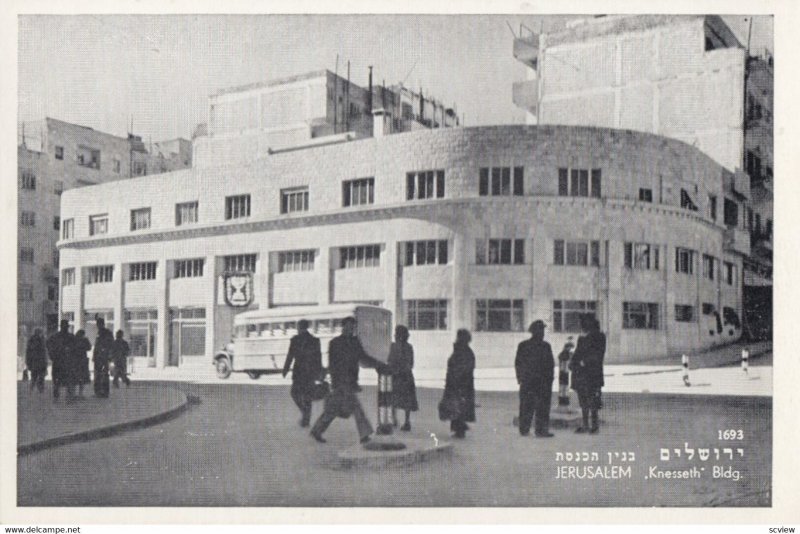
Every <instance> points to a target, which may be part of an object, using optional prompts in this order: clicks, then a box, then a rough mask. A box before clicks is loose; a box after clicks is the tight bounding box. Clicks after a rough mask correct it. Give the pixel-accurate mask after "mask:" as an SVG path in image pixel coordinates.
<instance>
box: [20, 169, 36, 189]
mask: <svg viewBox="0 0 800 534" xmlns="http://www.w3.org/2000/svg"><path fill="white" fill-rule="evenodd" d="M19 187H20V188H21V189H28V190H29V191H34V190H35V189H36V175H35V174H34V173H33V171H22V176H21V177H20V183H19Z"/></svg>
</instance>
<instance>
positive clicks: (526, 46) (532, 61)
mask: <svg viewBox="0 0 800 534" xmlns="http://www.w3.org/2000/svg"><path fill="white" fill-rule="evenodd" d="M521 35H522V34H521ZM514 58H515V59H516V60H517V61H521V62H522V63H525V64H526V65H527V66H528V67H530V68H532V69H533V70H536V67H537V64H538V61H539V36H538V35H537V34H535V33H533V32H528V33H527V34H525V35H524V37H517V38H515V39H514Z"/></svg>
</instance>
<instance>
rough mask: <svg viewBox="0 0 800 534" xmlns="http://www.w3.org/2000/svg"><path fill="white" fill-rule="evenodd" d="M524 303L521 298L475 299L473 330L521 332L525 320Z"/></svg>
mask: <svg viewBox="0 0 800 534" xmlns="http://www.w3.org/2000/svg"><path fill="white" fill-rule="evenodd" d="M524 303H525V301H523V300H494V299H479V300H476V301H475V330H476V331H477V332H522V331H523V330H524V320H525V312H524Z"/></svg>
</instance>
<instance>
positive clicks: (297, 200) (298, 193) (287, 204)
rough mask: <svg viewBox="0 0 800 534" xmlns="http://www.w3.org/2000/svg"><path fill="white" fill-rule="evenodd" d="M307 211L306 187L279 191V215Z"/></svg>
mask: <svg viewBox="0 0 800 534" xmlns="http://www.w3.org/2000/svg"><path fill="white" fill-rule="evenodd" d="M297 211H308V187H294V188H292V189H282V190H281V213H294V212H297Z"/></svg>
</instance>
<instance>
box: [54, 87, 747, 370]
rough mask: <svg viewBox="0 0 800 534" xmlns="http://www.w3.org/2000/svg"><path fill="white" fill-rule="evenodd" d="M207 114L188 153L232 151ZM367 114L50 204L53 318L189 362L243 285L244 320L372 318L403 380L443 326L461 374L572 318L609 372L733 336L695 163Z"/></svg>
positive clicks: (645, 137) (209, 344)
mask: <svg viewBox="0 0 800 534" xmlns="http://www.w3.org/2000/svg"><path fill="white" fill-rule="evenodd" d="M306 91H308V89H306ZM322 94H323V95H324V94H325V93H324V91H323V92H322ZM212 102H218V100H215V99H212ZM373 104H374V103H373ZM257 109H258V108H257ZM314 115H316V113H315V114H314ZM215 120H218V116H216V117H215V118H213V119H212V121H211V124H212V126H211V128H210V129H209V132H210V135H209V136H208V137H206V138H204V139H203V143H204V144H205V148H204V150H208V151H213V150H214V149H215V147H213V146H212V145H213V144H214V143H215V142H220V143H221V144H222V145H223V146H228V143H229V142H230V139H234V137H233V135H232V134H231V137H230V139H228V138H225V137H223V136H222V134H219V133H218V132H219V123H216V125H215ZM374 121H375V128H374V132H375V136H374V137H365V138H360V139H354V140H350V141H347V140H344V139H341V140H340V142H337V143H329V144H325V145H320V146H313V145H312V146H296V147H287V148H285V149H283V150H271V151H266V150H252V151H250V152H249V153H250V156H251V157H250V158H249V159H247V160H246V161H244V162H242V163H236V164H229V165H215V166H213V167H211V166H203V167H195V168H192V169H190V170H183V171H177V172H173V173H169V174H166V175H162V176H158V177H149V178H142V179H137V180H136V181H135V182H134V181H127V182H122V183H114V184H103V185H98V186H94V187H91V188H82V189H75V190H72V191H68V192H66V193H65V194H64V195H63V202H62V212H61V217H62V218H63V220H64V221H65V222H67V221H69V224H70V225H72V227H73V228H74V233H73V234H71V236H70V237H68V238H65V239H62V240H61V241H60V242H59V250H60V252H61V265H60V269H61V279H62V280H63V281H64V283H63V284H62V288H61V300H60V302H61V314H62V316H66V317H70V318H71V319H72V320H73V321H74V325H75V328H85V329H87V330H88V331H89V332H90V334H91V333H93V331H94V330H93V329H94V322H93V321H94V317H95V316H96V315H97V314H100V315H102V316H104V317H105V318H106V319H107V322H108V323H110V324H111V325H112V327H113V328H123V329H124V330H125V331H126V333H127V336H128V337H129V338H130V339H131V347H132V350H133V353H134V355H135V356H136V357H137V358H139V359H140V361H139V364H146V365H151V366H154V367H166V366H187V365H192V364H197V365H202V366H210V365H211V364H212V356H213V353H214V351H215V350H218V349H219V348H221V347H222V346H223V344H224V343H226V342H227V341H228V340H229V339H230V337H231V333H232V323H233V317H234V315H235V314H236V313H239V312H241V311H243V310H244V309H246V308H234V307H231V306H229V305H227V304H226V298H225V284H224V275H225V273H230V272H239V273H241V272H248V273H252V279H253V287H252V294H253V297H254V298H253V302H252V304H251V306H250V307H251V308H252V307H261V308H269V307H282V306H294V305H308V304H312V305H313V304H326V303H335V302H367V303H375V304H379V305H381V306H384V307H386V308H388V309H389V310H391V311H392V312H393V313H394V316H395V320H396V323H404V324H406V325H408V327H409V328H410V329H411V331H412V334H411V335H412V338H411V339H412V342H413V343H414V345H415V349H416V352H417V357H416V365H417V366H418V367H422V368H424V367H435V368H443V367H444V366H445V362H446V359H447V357H448V355H449V354H450V352H451V350H452V342H453V340H454V338H455V332H456V330H457V329H458V328H463V327H466V328H469V329H470V330H472V331H473V339H474V343H473V347H474V349H475V352H476V355H477V358H478V365H480V366H481V367H505V366H508V365H510V362H512V361H513V354H514V350H515V347H516V344H517V343H518V342H519V341H520V340H522V339H524V338H525V337H527V333H526V332H525V329H526V327H527V325H528V324H529V323H530V321H532V320H534V319H544V320H545V321H546V322H547V323H548V325H549V330H548V339H549V341H550V342H551V343H552V344H553V346H554V347H561V346H562V344H563V343H564V342H565V341H566V338H567V336H568V335H575V334H576V333H577V331H578V317H579V315H580V314H581V313H593V314H595V315H596V316H597V317H598V318H599V320H600V321H601V324H602V327H603V329H604V331H605V332H607V334H608V351H607V357H606V358H607V361H608V362H609V363H622V362H636V361H643V360H648V359H652V358H654V357H659V356H664V355H667V354H675V353H678V352H680V351H694V350H700V349H703V348H707V347H711V346H713V345H715V344H719V343H722V342H726V341H730V340H732V339H735V338H736V337H737V334H738V329H737V325H738V323H739V317H740V315H741V311H742V291H741V284H740V279H741V278H740V277H741V273H742V258H743V257H746V256H747V255H748V254H749V247H750V244H749V239H748V238H747V233H746V232H745V231H744V228H745V227H744V226H743V225H742V224H739V225H737V226H731V227H728V226H727V225H726V221H725V217H724V209H723V205H724V202H723V199H725V198H727V197H728V196H730V188H731V186H732V184H734V183H735V180H734V175H733V174H732V173H731V172H729V171H728V170H726V169H725V168H724V167H723V166H721V165H720V164H718V163H716V162H714V160H713V159H711V158H710V157H708V156H707V155H705V154H704V153H703V152H701V151H700V150H698V149H697V148H694V147H692V146H690V145H687V144H685V143H683V142H681V141H677V140H673V139H668V138H664V137H660V136H656V135H651V134H647V133H637V132H632V131H622V130H615V129H605V128H587V127H570V126H538V127H536V126H500V127H481V128H446V129H424V130H417V131H412V132H407V133H402V134H396V135H385V134H386V133H388V131H389V129H388V128H387V122H388V120H387V117H386V116H385V115H384V114H382V113H375V114H374ZM337 122H338V121H337ZM226 124H228V123H226ZM317 126H319V127H323V126H325V124H318V125H317ZM253 127H254V128H255V127H256V126H255V125H253ZM337 128H338V127H337ZM337 128H333V129H332V130H330V134H331V136H329V137H333V138H334V139H337V138H336V137H335V135H336V134H335V131H336V130H337ZM364 131H366V127H365V130H364ZM306 133H308V132H306ZM251 135H255V138H258V136H257V134H250V133H248V132H244V133H243V134H242V136H241V139H240V142H249V141H246V140H248V139H250V136H251ZM218 136H219V137H221V139H217V137H218ZM199 152H202V151H198V153H199ZM687 199H690V201H687ZM730 202H731V203H732V204H730V207H729V208H728V209H735V210H741V209H742V204H743V202H745V200H744V199H740V198H738V197H735V196H734V197H732V198H731V199H730ZM98 215H103V216H105V217H106V218H107V219H106V220H107V227H106V228H105V232H104V233H102V234H100V235H98V233H97V232H94V234H93V232H92V221H94V220H95V218H96V216H98Z"/></svg>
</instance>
